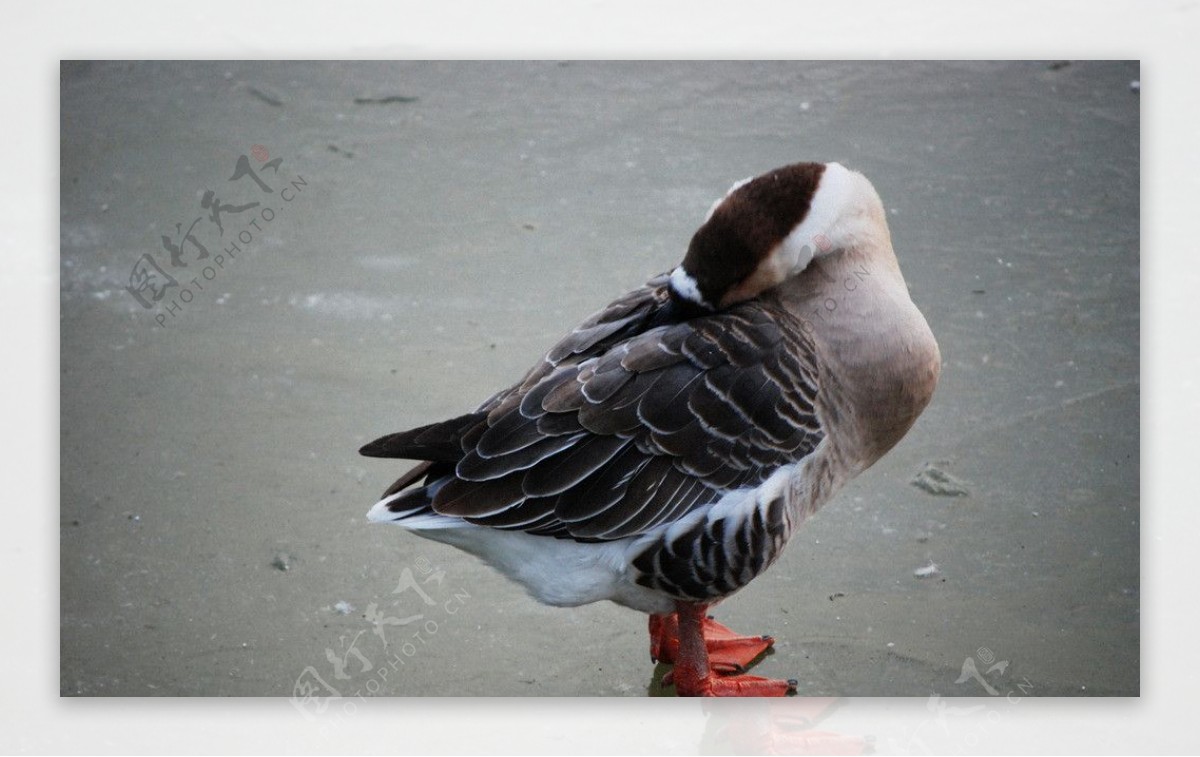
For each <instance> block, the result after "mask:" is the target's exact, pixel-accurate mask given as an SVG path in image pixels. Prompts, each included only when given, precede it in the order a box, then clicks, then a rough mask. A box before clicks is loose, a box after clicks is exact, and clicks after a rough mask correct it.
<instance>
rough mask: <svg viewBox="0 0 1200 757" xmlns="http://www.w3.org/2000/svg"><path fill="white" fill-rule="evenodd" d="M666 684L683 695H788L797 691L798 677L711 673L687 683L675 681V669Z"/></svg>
mask: <svg viewBox="0 0 1200 757" xmlns="http://www.w3.org/2000/svg"><path fill="white" fill-rule="evenodd" d="M662 682H663V685H664V686H674V687H675V691H676V693H677V694H679V696H681V697H786V696H787V695H788V694H795V693H796V685H797V682H796V679H794V678H792V679H788V680H786V681H780V680H778V679H776V678H762V677H761V676H747V675H718V674H716V673H709V674H708V675H707V676H704V677H702V678H698V679H694V680H691V681H688V682H686V683H683V682H680V683H676V682H675V671H674V670H671V671H668V672H667V674H666V675H665V676H663V679H662Z"/></svg>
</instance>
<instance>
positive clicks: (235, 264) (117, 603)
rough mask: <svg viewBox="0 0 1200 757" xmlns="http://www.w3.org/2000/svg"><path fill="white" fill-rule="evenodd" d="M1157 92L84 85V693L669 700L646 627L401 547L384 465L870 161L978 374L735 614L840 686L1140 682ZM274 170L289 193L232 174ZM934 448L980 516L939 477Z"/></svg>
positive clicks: (64, 659) (70, 390) (1070, 81)
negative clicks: (731, 192) (694, 248)
mask: <svg viewBox="0 0 1200 757" xmlns="http://www.w3.org/2000/svg"><path fill="white" fill-rule="evenodd" d="M1138 77H1139V73H1138V66H1137V64H1136V63H1103V62H1096V63H1073V64H1070V65H1065V66H1063V65H1058V64H1051V63H1045V62H1019V63H996V64H993V63H928V64H924V63H914V64H902V63H878V64H877V63H835V62H821V63H787V64H770V63H756V64H698V63H679V64H671V63H652V64H651V63H642V64H635V63H627V64H601V63H571V64H555V63H528V64H524V63H507V64H466V65H464V64H454V63H402V64H384V63H378V64H338V63H312V64H302V63H284V64H260V63H239V62H222V63H212V64H196V63H183V62H181V63H166V64H127V63H119V62H118V63H96V64H68V65H67V66H65V67H64V69H63V76H62V201H61V224H62V225H61V235H62V242H61V249H62V253H61V254H62V268H61V282H62V299H61V303H62V308H61V335H62V342H61V425H62V438H61V465H62V480H61V623H62V625H61V667H60V691H61V692H62V693H63V694H64V695H71V696H74V695H83V696H90V695H137V696H143V695H150V696H152V695H271V696H291V695H292V694H293V692H294V691H297V684H298V683H299V685H300V688H299V690H300V691H302V692H303V691H310V692H315V693H318V694H320V693H324V694H329V693H331V692H332V691H334V690H336V691H337V692H338V693H340V694H341V695H343V696H346V697H349V696H353V695H354V694H356V693H360V694H361V695H363V696H372V695H397V696H429V695H498V696H523V695H564V696H565V695H606V696H607V695H627V696H642V695H645V694H646V693H648V692H651V693H657V692H656V687H655V685H654V683H653V680H654V675H655V669H654V667H653V666H652V665H651V664H650V662H649V659H648V656H647V648H646V645H647V641H646V636H645V621H644V618H643V617H642V616H639V615H636V614H634V613H632V612H629V611H626V610H622V609H620V608H617V607H615V606H608V605H595V606H590V607H586V608H580V609H576V610H559V609H552V608H546V607H541V606H539V605H537V604H535V603H534V602H533V601H532V600H530V599H528V598H527V597H526V596H525V595H524V594H523V593H522V591H521V590H520V589H519V588H518V587H516V586H515V585H512V584H509V583H508V582H506V581H505V580H504V579H502V578H500V577H499V576H497V575H495V574H494V573H492V572H491V571H490V569H488V568H486V567H485V566H483V565H481V564H479V563H477V562H476V561H475V560H474V559H473V558H470V557H468V556H465V555H463V554H460V553H458V552H456V551H454V550H452V549H451V548H448V547H443V546H440V545H436V544H433V543H430V542H425V541H422V540H420V539H417V538H415V537H413V536H412V535H410V534H407V533H405V532H403V531H401V530H399V529H396V528H389V527H385V526H377V525H368V524H367V523H366V521H365V519H364V514H365V512H366V510H367V508H368V507H369V506H370V505H371V504H372V503H373V502H374V500H375V498H376V497H377V495H378V494H379V493H380V492H381V491H382V490H383V489H384V488H385V487H386V486H387V485H388V484H389V483H390V482H391V481H392V479H394V478H395V476H396V475H397V474H398V473H399V472H400V471H401V470H402V466H401V465H398V464H396V463H393V462H389V461H377V460H367V459H363V458H360V457H358V456H357V453H356V450H357V448H358V447H359V446H360V445H361V444H362V443H364V442H365V441H368V440H370V439H372V438H374V437H375V436H377V435H379V434H382V433H385V432H389V431H395V430H400V429H403V428H408V427H411V426H415V425H419V424H422V423H427V422H430V421H433V420H438V419H441V418H443V417H448V416H450V415H452V414H458V413H461V412H464V411H466V410H468V409H470V408H472V407H474V406H475V405H476V404H478V403H479V402H480V401H482V400H483V399H484V398H486V397H487V396H489V395H490V394H491V393H492V392H493V391H495V390H496V389H498V388H500V387H501V386H503V385H505V384H507V383H508V382H510V381H512V380H514V379H515V378H517V377H518V376H519V375H520V374H521V372H522V371H523V370H524V369H525V368H526V367H527V366H528V365H529V364H531V363H532V362H533V361H534V360H536V359H538V357H539V356H540V355H541V353H542V351H543V350H544V349H545V348H546V347H547V346H548V345H549V344H550V343H551V342H552V341H553V340H554V339H555V338H556V337H558V336H559V335H560V334H561V333H563V332H564V331H566V330H567V329H568V328H569V327H570V326H572V325H573V324H574V323H575V322H577V321H578V320H579V319H581V318H583V317H585V316H586V315H588V314H589V313H591V312H592V311H594V310H595V309H597V308H598V307H600V306H602V305H603V304H605V303H606V302H607V301H609V300H610V299H612V298H613V297H615V296H617V295H619V294H621V293H623V292H624V291H626V290H628V289H629V288H632V287H634V286H637V285H639V284H640V283H641V282H642V281H643V280H645V278H647V277H648V276H649V275H651V274H653V273H656V272H658V271H662V270H665V269H667V268H670V267H671V266H673V265H675V263H677V262H678V260H679V258H680V257H681V255H682V253H683V250H684V247H685V245H686V242H687V240H688V238H689V237H690V235H691V233H692V231H693V230H694V228H695V227H696V226H697V225H698V223H699V222H700V221H701V220H702V218H703V215H704V213H705V211H706V210H707V209H708V207H709V205H710V204H711V202H712V200H713V199H715V198H716V197H718V196H719V195H721V194H722V193H723V192H724V191H725V189H726V188H727V187H728V186H729V184H730V183H731V182H732V181H734V180H736V179H740V178H742V177H745V176H749V175H752V174H757V173H759V172H762V171H764V170H767V169H769V168H772V167H774V166H777V165H782V164H785V163H789V162H794V161H797V160H839V161H841V162H843V163H845V164H847V165H849V166H851V167H854V168H857V169H859V170H862V171H863V172H864V173H866V174H867V175H868V176H869V177H870V178H871V179H872V181H873V182H874V183H875V185H876V187H877V189H878V190H879V192H880V194H881V196H882V197H883V199H884V203H885V205H886V206H887V207H888V209H889V223H890V224H891V229H892V235H893V239H894V242H895V245H896V249H897V253H898V255H899V257H900V260H901V265H902V267H903V269H904V271H905V275H906V277H907V279H908V281H909V283H910V285H911V288H912V291H913V297H914V300H915V301H916V302H917V304H918V305H919V306H920V307H921V308H922V310H923V311H924V313H925V314H926V316H927V318H928V319H929V321H930V324H931V326H932V328H933V330H934V332H935V333H936V334H937V336H938V339H939V341H940V344H941V348H942V354H943V356H944V359H945V367H944V371H943V377H942V383H941V385H940V387H939V389H938V393H937V395H936V396H935V398H934V401H933V403H932V405H931V406H930V408H929V409H928V410H927V411H926V413H925V415H924V416H923V417H922V419H921V420H920V421H919V422H918V424H917V425H916V427H915V428H914V429H913V431H912V432H911V433H910V435H909V436H908V438H907V439H906V440H905V441H904V442H902V443H901V445H900V446H899V447H897V448H896V449H895V450H894V451H893V452H892V453H891V454H890V455H889V456H888V457H887V458H885V459H884V460H883V461H882V462H880V463H879V464H878V465H877V466H876V467H875V468H873V469H872V470H870V471H869V472H868V473H866V474H865V475H863V476H862V477H860V478H859V479H858V480H856V481H855V482H853V483H852V484H851V485H850V486H848V487H847V488H846V489H845V490H844V491H843V493H842V494H841V495H840V496H839V497H838V498H837V499H836V500H835V501H834V502H833V503H831V504H830V505H828V506H827V507H826V508H825V510H823V511H822V512H821V513H819V514H818V515H817V516H816V517H815V518H814V519H813V520H811V521H810V522H809V523H808V524H807V525H806V527H805V529H804V530H803V531H802V532H801V533H800V534H799V535H798V536H797V537H796V538H795V539H794V540H793V542H792V543H791V545H790V547H789V550H788V553H787V554H786V555H785V556H784V558H783V559H781V561H780V562H779V563H777V564H776V566H775V567H774V568H773V569H772V570H771V571H770V572H769V573H768V574H767V575H765V576H764V577H762V578H761V579H759V580H757V581H756V582H755V583H754V584H753V585H752V586H751V587H750V588H748V589H747V590H745V591H744V592H743V593H741V594H739V595H738V596H736V597H735V598H733V599H731V600H729V601H728V602H727V603H725V604H724V605H722V606H721V607H720V608H719V617H720V619H721V620H722V621H724V622H726V623H728V624H729V625H731V626H733V627H734V628H737V629H739V630H744V631H747V632H770V633H772V634H774V635H775V636H776V638H777V639H778V643H777V646H776V650H775V652H774V653H773V654H772V655H770V656H769V657H768V658H767V659H765V660H764V661H763V662H762V663H761V664H760V665H758V666H757V668H756V670H755V672H756V673H759V674H763V675H771V676H777V677H795V678H798V679H799V681H800V690H801V691H802V692H803V693H806V694H811V695H822V696H838V695H846V696H856V695H858V696H861V695H872V696H874V695H897V696H921V697H927V696H929V694H930V693H938V694H941V695H943V696H959V695H980V694H984V693H985V688H984V686H983V683H981V681H980V679H982V681H983V682H986V683H987V684H988V685H989V686H992V687H993V688H995V689H997V690H1001V691H1002V690H1005V689H1006V687H1007V689H1012V688H1013V687H1015V686H1017V685H1018V684H1019V685H1021V686H1030V687H1032V688H1031V689H1030V691H1029V693H1030V695H1035V696H1036V695H1084V696H1088V695H1101V696H1103V695H1134V694H1137V693H1138V691H1139V678H1138V669H1139V600H1140V597H1139V573H1138V562H1139V552H1138V534H1139V496H1138V491H1139V490H1138V479H1139V476H1138V473H1139V470H1138V450H1139V437H1138V422H1139V412H1138V407H1139V381H1138V375H1139V362H1138V355H1139V341H1138V340H1139V336H1138V335H1139V320H1138V311H1139V299H1138V297H1139V294H1138V292H1139V238H1138V221H1139V206H1138V197H1139V178H1138V177H1139V162H1138V142H1139V118H1138V114H1139V95H1138V94H1137V93H1136V92H1134V91H1132V90H1131V88H1130V82H1131V81H1133V80H1136V79H1138ZM253 145H260V146H262V147H263V148H265V151H266V152H265V154H264V153H263V152H262V151H254V152H251V147H252V146H253ZM240 155H247V163H246V165H247V167H249V168H252V169H255V173H256V175H257V177H258V181H261V182H263V185H264V186H267V187H269V188H270V189H271V190H272V191H271V192H270V193H268V192H266V191H264V190H263V189H262V187H261V186H259V185H258V184H257V181H256V180H255V179H254V178H253V177H251V176H250V175H249V174H248V173H245V172H244V171H242V172H241V173H244V174H245V175H242V176H239V178H237V179H236V180H233V181H230V180H229V179H230V177H231V176H235V175H238V173H239V171H238V158H239V156H240ZM260 158H261V159H260ZM274 159H282V161H281V162H280V163H279V164H277V165H276V166H275V167H274V168H271V167H269V165H270V162H271V160H274ZM206 190H212V191H213V192H214V193H215V200H216V201H217V202H216V204H217V205H220V206H228V208H227V209H226V210H223V211H222V212H221V213H219V215H220V216H221V218H222V224H223V227H224V234H223V235H222V234H219V233H218V231H217V228H216V226H215V224H213V223H212V222H211V220H210V215H209V214H210V208H205V207H202V203H203V202H204V194H205V191H206ZM285 190H288V191H287V197H284V196H283V195H284V191H285ZM288 197H290V199H288ZM251 202H259V203H260V205H259V206H256V207H253V208H246V209H244V210H240V211H239V210H236V208H239V207H241V206H244V205H247V204H249V203H251ZM212 204H213V202H212V201H211V198H210V202H209V205H210V206H211V205H212ZM266 209H270V210H271V211H272V215H271V218H270V219H269V220H268V219H267V218H266V215H265V210H266ZM256 214H257V215H256ZM197 218H200V222H199V224H198V225H196V226H194V227H192V232H193V237H194V238H195V240H196V242H198V243H199V245H203V246H204V248H205V249H206V250H207V251H208V252H209V258H207V259H204V260H201V259H199V246H198V245H197V244H196V243H192V242H187V241H186V237H187V234H186V232H185V230H186V229H188V228H189V224H191V223H192V222H193V220H194V219H197ZM252 218H253V219H254V220H255V223H254V224H251V223H250V221H251V219H252ZM177 223H179V224H182V225H181V226H180V227H179V228H176V224H177ZM164 235H166V236H168V237H169V239H170V240H171V242H172V244H176V245H177V246H179V248H180V256H181V261H182V262H185V263H186V264H187V265H186V267H178V268H177V267H174V266H172V265H171V254H170V252H169V251H168V250H167V249H166V248H165V247H164V245H163V243H162V241H161V238H162V237H163V236H164ZM247 237H248V239H249V241H246V240H247ZM239 239H240V240H241V241H239ZM233 245H237V247H234V246H233ZM145 254H149V255H150V256H151V257H150V260H152V261H153V262H154V263H155V264H156V265H157V266H159V268H160V269H161V271H162V272H164V273H167V274H170V275H171V276H172V277H174V278H175V280H176V282H177V283H178V284H179V285H180V286H178V287H174V288H170V289H168V290H167V292H168V294H167V295H165V296H164V299H163V301H161V302H159V303H157V304H155V303H153V302H151V304H152V305H154V307H152V308H150V309H145V308H143V307H142V305H141V304H139V303H138V302H137V301H136V299H135V298H134V296H133V295H131V294H130V293H129V292H128V291H126V289H125V287H126V286H128V285H129V284H130V283H131V282H130V275H131V271H132V270H133V269H134V266H135V265H137V264H138V263H139V260H140V259H142V256H143V255H145ZM217 256H222V261H221V264H220V265H215V263H216V262H217V261H216V258H217ZM141 265H142V266H146V265H147V263H145V262H143V263H142V264H141ZM209 269H211V271H212V275H211V277H209V276H208V274H207V273H206V271H207V270H209ZM185 290H186V291H188V292H189V294H188V295H186V297H187V299H186V300H184V299H183V298H184V297H185V295H184V294H183V292H184V291H185ZM143 294H144V295H145V293H144V292H143ZM151 296H152V295H151ZM159 317H161V319H162V322H163V323H164V324H165V325H159V323H157V322H156V318H159ZM928 463H935V464H936V466H937V467H938V468H939V469H940V470H944V471H946V472H948V473H950V474H952V475H953V476H955V477H957V478H958V479H960V480H962V481H964V482H965V485H966V487H967V490H968V491H969V495H968V496H965V497H948V496H934V495H931V494H929V493H927V492H925V491H923V490H921V489H919V488H917V487H915V486H913V485H912V484H911V480H912V478H913V477H914V476H915V475H916V474H917V473H918V472H919V471H921V470H922V469H923V467H924V466H925V465H926V464H928ZM931 563H932V564H936V565H937V567H938V572H937V573H936V575H933V576H930V577H927V578H918V577H916V576H915V575H914V571H916V570H917V569H920V568H923V567H927V566H929V565H930V564H931ZM418 586H419V587H420V591H417V589H416V587H418ZM421 592H424V595H425V596H422V594H421ZM427 600H428V601H427ZM417 616H421V617H420V618H417ZM372 620H374V621H375V622H372ZM385 642H386V643H385ZM968 658H970V659H971V660H972V663H971V664H972V665H974V666H975V667H976V670H977V671H978V673H979V674H980V676H979V678H978V679H977V678H974V677H967V678H966V680H964V681H963V682H962V683H957V682H956V681H957V680H959V679H960V678H962V677H963V676H962V673H963V671H964V664H965V662H966V661H967V659H968ZM1000 662H1007V663H1008V664H1007V665H1006V666H1004V667H1002V668H999V669H992V672H990V673H988V672H987V671H988V670H989V669H991V668H992V666H993V665H995V664H998V663H1000ZM658 673H659V674H661V670H660V671H658ZM306 686H311V688H309V689H306V688H305V687H306ZM299 704H300V706H301V707H302V708H304V707H309V708H312V707H314V706H317V705H319V704H320V702H319V701H317V700H311V699H309V700H302V701H301V702H299Z"/></svg>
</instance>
